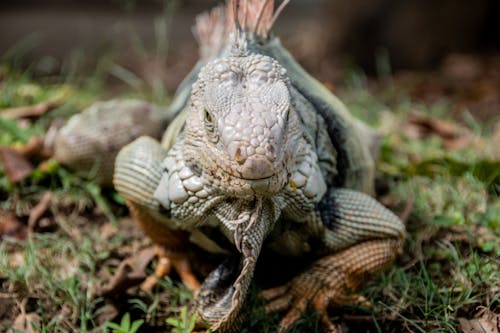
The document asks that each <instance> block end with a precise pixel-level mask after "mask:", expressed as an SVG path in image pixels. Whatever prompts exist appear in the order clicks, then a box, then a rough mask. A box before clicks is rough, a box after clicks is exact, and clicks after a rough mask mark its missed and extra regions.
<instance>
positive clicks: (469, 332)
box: [458, 307, 500, 333]
mask: <svg viewBox="0 0 500 333" xmlns="http://www.w3.org/2000/svg"><path fill="white" fill-rule="evenodd" d="M476 317H477V318H474V319H466V318H458V323H459V327H460V329H461V330H462V332H464V333H500V315H499V314H496V313H494V312H492V311H491V310H489V309H488V308H486V307H481V310H480V311H479V313H478V314H477V315H476Z"/></svg>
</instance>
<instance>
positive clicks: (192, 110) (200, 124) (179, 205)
mask: <svg viewBox="0 0 500 333" xmlns="http://www.w3.org/2000/svg"><path fill="white" fill-rule="evenodd" d="M237 3H238V1H230V2H228V4H229V6H228V8H229V10H228V12H229V13H230V15H229V16H228V18H227V19H228V24H227V25H225V24H224V23H223V22H222V23H221V20H222V19H223V16H222V14H221V10H220V9H218V10H216V11H215V12H213V13H212V14H211V16H205V18H204V19H202V20H200V21H199V22H201V23H199V24H201V25H202V27H198V28H197V31H198V36H199V39H200V42H201V44H202V46H203V47H202V49H203V52H204V57H203V58H202V59H201V60H200V63H199V64H198V65H197V66H196V67H195V69H194V70H193V73H192V74H191V75H190V76H189V77H190V79H188V81H187V82H188V83H189V82H192V83H193V84H192V87H191V86H190V84H188V83H186V84H184V85H183V87H184V88H183V89H181V90H180V91H178V93H177V98H176V99H175V100H174V103H173V105H174V107H175V108H177V110H178V111H179V112H180V113H179V116H178V117H179V118H178V119H177V120H174V121H173V123H172V124H171V126H170V127H169V129H168V130H167V134H166V136H165V138H166V139H164V142H163V145H162V146H160V144H159V143H158V142H156V141H154V140H153V139H151V138H146V137H141V138H139V139H137V140H136V141H134V142H132V143H131V144H129V145H128V146H126V147H125V148H124V149H123V150H122V151H121V152H120V153H119V155H118V157H117V161H116V170H115V174H114V185H115V187H116V189H117V190H118V191H119V192H120V193H121V194H122V195H123V196H124V197H125V198H126V199H127V200H128V202H129V205H130V206H131V207H132V210H133V211H134V213H133V214H134V215H135V216H136V218H138V219H139V223H140V225H142V226H143V228H144V229H145V231H146V233H147V234H149V235H150V236H151V238H152V240H153V242H155V243H157V244H159V245H161V246H162V248H163V249H165V250H166V251H167V252H168V251H172V250H173V249H179V248H186V247H188V246H191V244H190V242H193V243H195V244H196V245H197V246H198V247H201V248H202V249H204V250H205V251H207V252H213V253H229V255H228V260H226V261H224V262H222V263H221V264H220V265H219V267H218V268H216V269H215V270H214V271H213V272H212V273H211V274H210V275H209V276H208V277H206V278H205V280H204V281H203V283H202V285H201V288H200V291H199V293H198V295H197V297H196V299H195V302H194V305H193V311H194V312H196V313H197V314H198V316H199V321H200V323H205V324H207V325H208V326H209V327H210V328H211V329H212V330H219V331H237V330H238V323H240V322H241V320H242V318H241V316H240V314H241V313H242V311H241V309H242V307H243V305H244V304H245V299H246V295H247V292H248V288H249V286H250V284H251V282H252V277H253V274H254V270H255V267H256V263H257V261H258V259H259V256H260V254H261V250H262V249H263V248H264V247H266V248H269V249H270V250H272V251H275V252H277V253H279V254H282V255H287V256H292V257H293V256H296V257H304V256H307V257H308V258H312V264H311V266H310V267H309V268H306V269H305V270H304V271H303V272H302V273H301V274H299V275H298V276H297V277H296V278H294V279H293V280H292V281H291V282H290V283H288V284H286V285H285V286H282V287H278V288H274V289H271V290H269V291H266V292H264V297H265V298H267V299H269V300H271V303H270V304H269V305H268V310H269V311H282V310H288V313H287V314H286V315H285V317H284V319H283V321H282V323H281V326H280V330H281V331H285V330H287V329H288V328H290V327H291V326H292V325H293V323H294V322H295V321H296V320H297V319H298V318H299V317H300V315H301V314H302V313H303V312H304V311H306V310H307V309H308V308H310V307H312V308H315V309H317V310H320V312H321V314H322V322H323V324H324V327H325V330H328V331H334V330H335V326H334V325H333V324H332V323H331V322H330V321H329V319H328V316H327V314H326V308H327V307H328V306H341V305H344V304H351V303H356V302H360V301H363V299H362V298H361V297H359V296H355V295H354V294H352V292H353V291H354V290H355V289H356V288H357V287H358V285H359V284H360V282H361V281H362V279H363V278H364V277H365V276H366V275H370V274H374V273H376V272H379V271H380V270H382V269H384V268H386V267H387V266H389V265H390V264H391V263H392V261H393V260H394V258H395V257H396V255H397V254H398V253H399V252H400V251H401V244H402V242H403V239H404V235H405V230H404V226H403V224H402V223H401V221H399V219H398V218H397V217H396V216H395V215H394V214H392V213H391V212H390V211H388V210H387V209H385V208H384V207H383V206H382V205H381V204H379V203H378V202H377V201H375V200H374V199H373V198H371V197H370V196H369V195H368V194H370V193H372V192H373V174H374V170H373V164H374V163H373V160H372V158H371V156H370V154H369V152H368V147H367V146H366V145H365V144H364V141H363V139H362V135H360V133H359V130H360V127H359V126H358V125H357V124H356V122H355V121H354V120H353V119H352V117H351V116H350V115H349V113H348V112H347V110H346V109H345V107H344V106H343V105H342V103H341V102H339V101H338V100H337V99H336V98H335V97H333V95H331V94H330V93H328V92H327V91H326V89H324V88H323V87H322V86H321V85H320V84H319V83H318V82H317V81H315V80H314V79H312V78H311V77H310V76H309V75H308V74H307V73H305V71H304V70H303V69H302V68H301V67H300V66H299V65H298V64H297V63H296V62H295V61H294V60H293V58H292V57H291V56H290V55H289V54H288V53H287V52H286V50H284V49H283V48H282V46H281V45H280V44H279V42H278V41H277V40H276V39H272V38H271V39H269V38H268V32H269V28H270V26H271V25H272V22H273V21H274V19H273V11H272V8H273V1H270V0H249V1H246V2H242V3H241V5H240V6H239V7H238V6H237ZM224 26H225V27H226V31H225V33H221V32H220V29H221V27H224ZM200 32H203V33H202V34H200ZM211 32H213V34H211ZM214 36H216V37H217V36H218V37H220V38H224V42H223V43H221V42H220V40H216V41H214V38H212V37H214ZM200 37H201V38H200ZM215 39H217V38H215ZM210 45H213V46H212V47H210ZM181 110H182V111H181ZM365 193H368V194H365ZM144 219H147V221H145V220H144ZM155 226H156V227H155ZM158 233H160V234H162V233H163V234H165V235H171V234H176V233H179V234H181V235H190V236H189V239H186V238H188V237H184V236H182V237H181V239H180V240H179V239H175V240H173V241H169V240H168V239H167V240H164V239H162V237H158V235H157V234H158ZM194 235H197V238H195V237H194ZM200 237H201V238H200ZM167 238H168V237H167ZM179 242H180V243H181V244H180V246H179ZM183 280H184V281H186V279H185V278H184V279H183ZM186 282H187V281H186Z"/></svg>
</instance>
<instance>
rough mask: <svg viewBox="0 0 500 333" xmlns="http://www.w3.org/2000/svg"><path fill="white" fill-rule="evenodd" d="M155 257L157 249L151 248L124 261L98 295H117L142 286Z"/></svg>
mask: <svg viewBox="0 0 500 333" xmlns="http://www.w3.org/2000/svg"><path fill="white" fill-rule="evenodd" d="M155 255H156V251H155V248H154V247H149V248H146V249H144V250H142V251H141V252H139V253H138V254H137V255H135V256H133V257H129V258H127V259H125V260H123V261H122V262H121V263H120V265H119V266H118V269H117V270H116V272H115V274H114V275H113V277H112V278H111V280H110V281H109V282H108V283H107V284H106V285H104V286H103V287H102V288H101V289H100V290H99V291H98V292H97V293H98V294H99V295H101V296H112V295H117V294H120V293H122V292H124V291H125V290H127V289H128V288H130V287H133V286H136V285H138V284H140V283H141V282H142V281H143V280H144V279H145V278H146V276H147V274H146V268H147V267H148V265H149V263H150V262H151V260H153V258H154V257H155Z"/></svg>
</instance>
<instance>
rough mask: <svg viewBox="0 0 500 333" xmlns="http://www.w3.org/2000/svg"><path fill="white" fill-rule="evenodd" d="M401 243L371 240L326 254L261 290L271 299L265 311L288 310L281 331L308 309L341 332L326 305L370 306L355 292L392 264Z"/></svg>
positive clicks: (326, 327) (327, 328)
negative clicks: (289, 278) (284, 280)
mask: <svg viewBox="0 0 500 333" xmlns="http://www.w3.org/2000/svg"><path fill="white" fill-rule="evenodd" d="M400 246H401V241H399V240H395V239H383V240H372V241H366V242H364V243H361V244H359V245H354V246H351V247H350V248H348V249H346V250H344V251H341V252H339V253H337V254H334V255H329V256H326V257H324V258H322V259H320V260H318V261H316V262H315V263H314V264H313V265H312V266H311V267H310V268H309V269H307V270H306V271H305V272H303V273H301V274H300V275H298V276H297V277H295V278H294V279H293V280H292V281H290V282H289V283H287V284H285V285H283V286H280V287H275V288H271V289H268V290H265V291H264V292H262V294H261V295H262V297H263V298H264V299H266V300H267V301H269V303H268V304H267V306H266V311H267V312H277V311H285V310H288V312H287V314H286V315H285V317H284V318H283V319H282V320H281V323H280V326H279V332H286V331H288V330H289V329H290V328H291V327H292V326H293V325H294V324H295V322H296V321H297V320H298V319H299V318H300V317H301V316H302V314H304V313H305V312H306V311H307V310H308V309H314V310H316V311H318V312H319V314H320V316H321V323H322V324H323V329H324V331H325V332H338V329H337V327H336V325H334V324H333V323H332V322H331V321H330V319H329V318H328V313H327V308H328V307H341V306H344V305H363V306H369V305H370V303H369V302H368V301H367V300H366V299H365V298H364V297H363V296H360V295H357V294H355V293H353V292H354V291H355V290H356V288H357V287H358V286H359V284H360V283H361V282H362V281H364V280H365V279H366V277H367V276H368V275H370V274H373V273H377V272H380V271H382V270H383V269H385V268H386V267H387V266H388V265H390V264H391V263H392V261H393V260H394V259H395V257H396V255H397V253H398V250H399V248H400Z"/></svg>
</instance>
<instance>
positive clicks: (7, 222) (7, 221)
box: [0, 210, 28, 240]
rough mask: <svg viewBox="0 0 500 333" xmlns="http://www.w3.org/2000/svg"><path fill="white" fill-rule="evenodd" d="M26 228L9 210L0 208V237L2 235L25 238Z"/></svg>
mask: <svg viewBox="0 0 500 333" xmlns="http://www.w3.org/2000/svg"><path fill="white" fill-rule="evenodd" d="M27 231H28V228H27V227H26V225H24V223H22V222H21V221H19V220H18V219H17V218H16V216H15V215H14V214H13V213H11V212H4V211H2V210H0V238H1V237H3V236H10V237H15V238H17V239H20V240H24V239H26V235H27Z"/></svg>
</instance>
